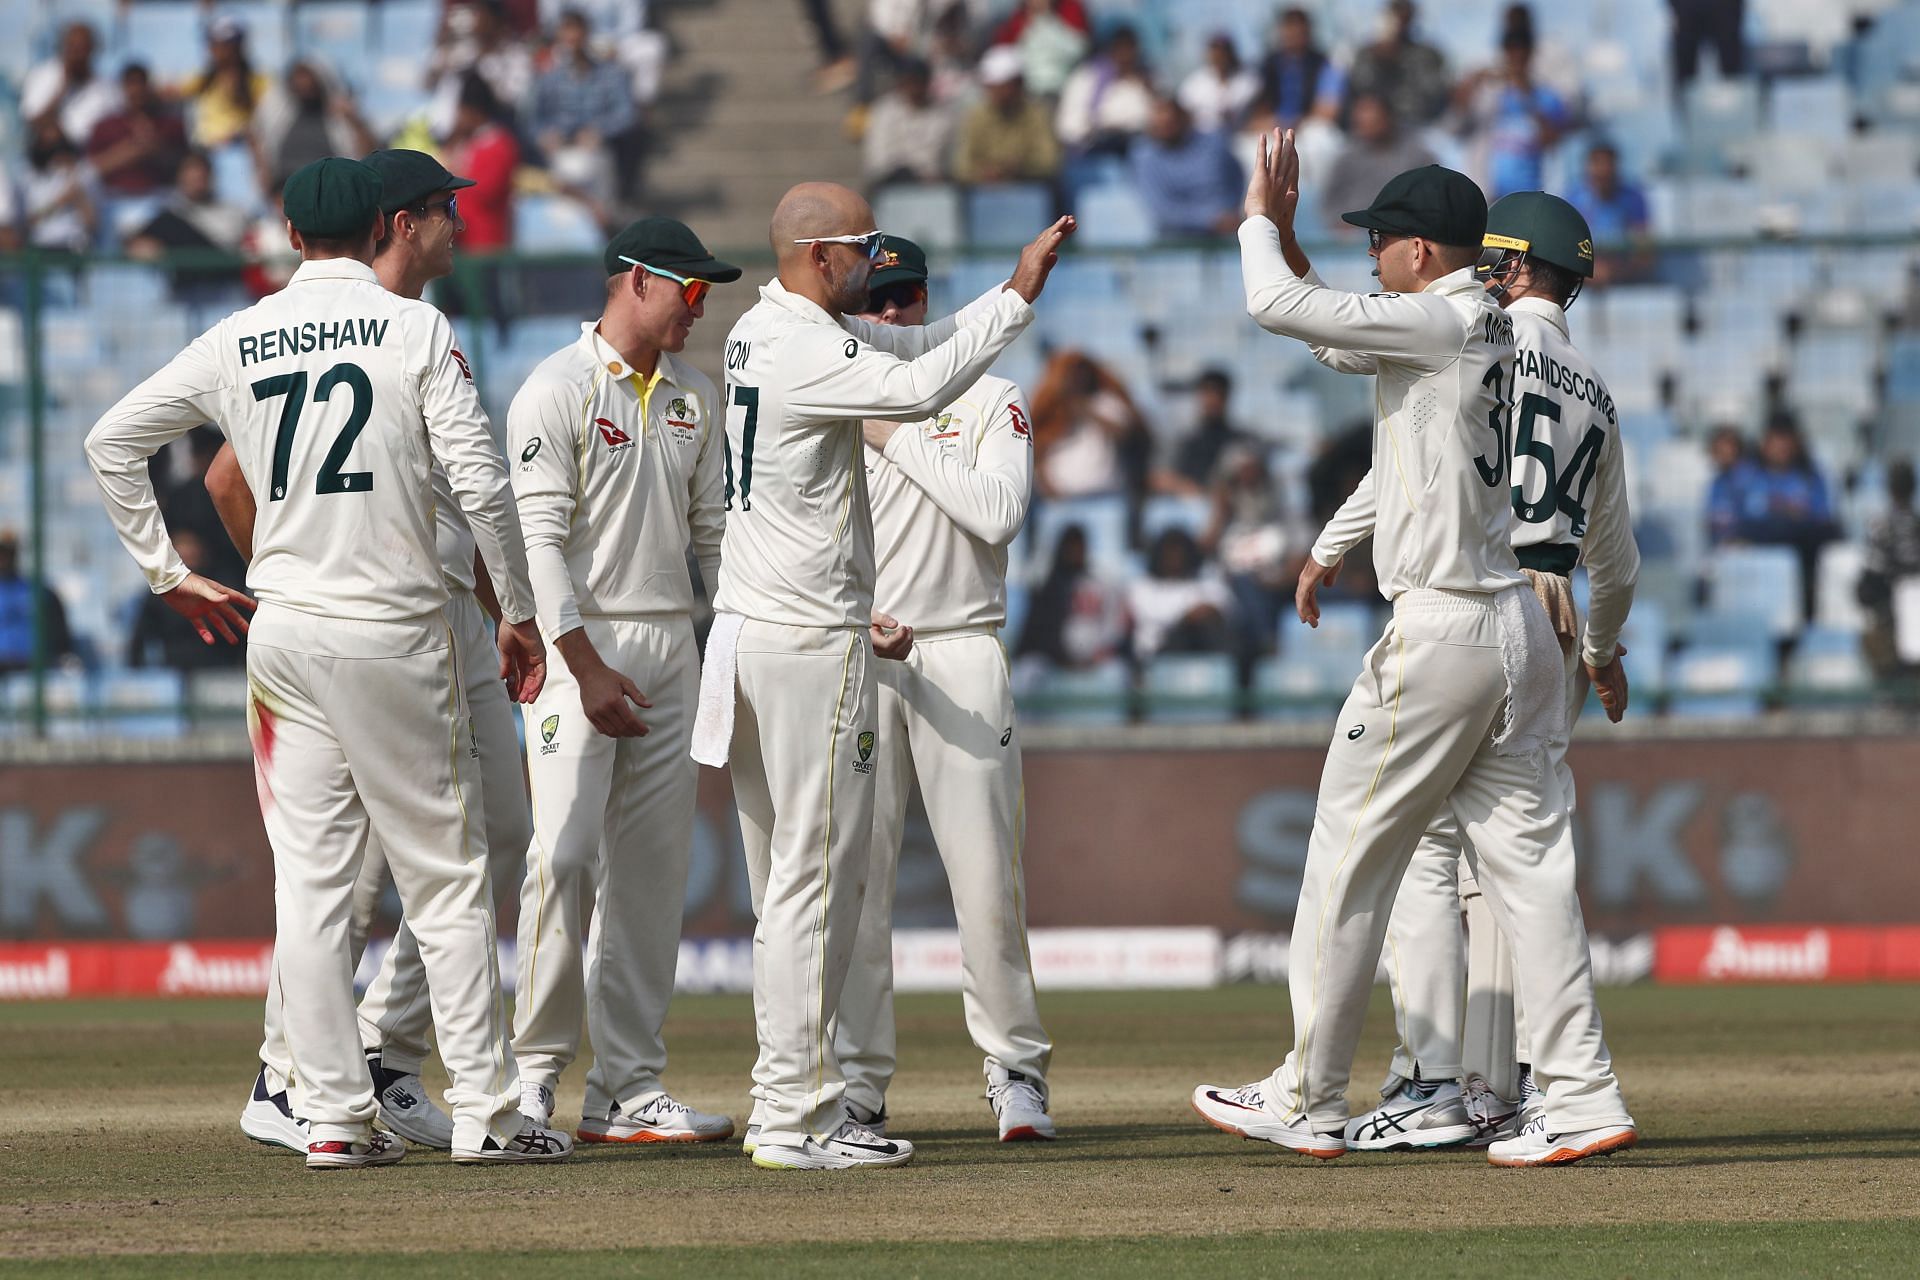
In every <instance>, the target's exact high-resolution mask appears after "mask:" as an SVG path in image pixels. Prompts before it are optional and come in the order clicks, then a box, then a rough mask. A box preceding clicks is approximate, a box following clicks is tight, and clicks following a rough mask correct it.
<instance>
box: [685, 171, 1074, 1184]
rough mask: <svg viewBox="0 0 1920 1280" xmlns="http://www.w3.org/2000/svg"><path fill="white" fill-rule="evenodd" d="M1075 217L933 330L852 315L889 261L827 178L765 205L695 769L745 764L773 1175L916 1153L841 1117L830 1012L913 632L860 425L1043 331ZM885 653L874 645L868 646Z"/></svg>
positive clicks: (868, 218)
mask: <svg viewBox="0 0 1920 1280" xmlns="http://www.w3.org/2000/svg"><path fill="white" fill-rule="evenodd" d="M1072 230H1073V222H1072V219H1070V218H1063V219H1061V220H1060V221H1059V222H1057V223H1055V224H1054V225H1053V226H1052V227H1049V228H1048V229H1047V230H1046V231H1045V232H1043V233H1042V234H1041V236H1040V237H1039V239H1037V240H1035V241H1034V242H1033V243H1032V244H1031V245H1029V246H1028V247H1027V249H1026V251H1025V252H1024V253H1023V254H1022V255H1021V259H1020V264H1019V266H1018V268H1017V269H1016V270H1015V272H1014V275H1013V279H1012V281H1011V282H1010V283H1009V284H1008V285H1007V286H1006V287H1005V288H1002V289H995V290H993V291H991V292H990V293H988V294H987V295H985V296H983V297H981V298H980V299H978V300H976V302H975V303H973V304H971V305H970V306H969V307H968V308H967V309H966V310H965V311H963V312H962V313H961V314H960V315H959V316H956V317H954V318H951V319H948V320H945V321H942V322H941V323H940V324H937V325H932V326H929V327H926V328H906V327H888V326H876V325H869V324H866V323H864V322H862V321H859V320H852V319H848V318H847V316H848V314H849V313H853V312H858V311H860V310H862V309H863V308H864V307H865V306H866V305H867V281H868V277H869V274H870V272H871V271H872V269H873V264H874V263H875V262H876V261H877V260H879V258H880V256H881V253H882V248H881V240H880V231H879V229H878V228H876V227H875V226H874V223H873V211H872V209H870V208H869V207H868V205H867V202H866V201H865V200H864V199H862V198H861V197H860V196H859V195H858V194H857V193H855V192H853V191H850V190H848V189H847V188H845V187H841V186H837V185H835V184H832V183H803V184H801V185H800V186H797V187H795V188H793V189H792V190H791V191H789V192H787V194H786V195H785V196H784V197H782V199H781V201H780V204H779V206H778V207H777V208H776V209H775V210H774V215H773V221H772V229H771V234H772V240H773V248H774V254H775V257H776V259H777V261H778V272H779V274H778V278H777V279H775V280H772V281H769V282H768V283H767V284H765V285H763V286H762V287H761V290H760V301H759V302H758V303H757V304H756V305H755V306H754V307H753V308H752V309H751V310H749V311H748V312H747V314H746V315H745V316H743V317H742V318H741V320H740V322H739V323H738V324H736V325H735V326H734V329H733V331H732V333H731V334H730V335H729V336H728V339H727V410H726V412H727V456H726V469H727V483H726V505H727V528H726V537H725V540H724V543H723V548H724V554H723V557H722V561H721V570H720V590H719V593H718V595H717V597H716V599H715V602H714V607H715V610H716V617H715V620H714V626H713V630H712V632H711V634H710V635H709V637H708V641H707V654H706V662H705V666H704V668H703V670H702V681H701V693H700V701H701V709H700V723H699V725H697V726H696V730H695V736H694V750H693V755H694V758H695V759H697V760H699V761H700V762H701V763H703V764H709V765H715V766H717V765H719V764H721V763H724V762H725V761H726V760H727V758H728V752H729V744H731V755H732V763H733V786H734V798H735V802H736V804H737V806H738V808H739V812H740V826H741V833H742V836H743V838H744V841H745V845H746V851H747V867H748V877H749V882H750V885H751V888H752V891H753V901H754V907H755V912H756V914H757V916H758V923H757V925H756V927H755V929H754V953H753V954H754V1012H755V1017H756V1021H757V1024H758V1032H759V1039H760V1058H759V1061H758V1063H757V1064H756V1066H755V1069H754V1091H755V1098H756V1105H755V1115H754V1117H753V1121H754V1123H755V1124H757V1125H758V1126H759V1132H758V1133H757V1135H756V1134H754V1133H753V1131H752V1129H751V1128H750V1130H749V1145H752V1146H753V1147H754V1151H753V1159H754V1162H755V1163H756V1164H758V1165H760V1166H763V1167H767V1168H799V1169H847V1168H856V1167H861V1166H873V1165H896V1164H902V1163H904V1162H906V1161H907V1160H909V1159H911V1158H912V1155H913V1146H912V1144H911V1143H908V1142H904V1141H901V1140H898V1139H893V1138H883V1137H881V1136H880V1135H878V1134H875V1133H874V1132H873V1131H871V1130H870V1129H867V1128H865V1127H863V1126H860V1125H858V1124H855V1123H854V1122H853V1121H852V1120H850V1119H849V1118H848V1117H847V1114H846V1109H845V1102H844V1093H845V1082H844V1080H843V1078H842V1076H841V1071H840V1064H839V1060H838V1058H837V1057H836V1055H835V1053H834V1047H833V1041H832V1036H833V1019H834V1013H835V1010H836V1008H837V1007H838V1005H839V1002H840V990H841V986H842V984H843V983H844V982H845V980H846V973H847V966H848V964H849V962H850V961H851V959H852V955H853V947H854V935H855V932H856V930H857V929H858V926H859V919H860V900H861V895H862V891H863V887H864V886H863V881H864V877H865V876H866V874H867V860H868V851H869V849H870V847H871V840H872V827H873V790H872V788H873V769H874V759H873V757H874V753H875V750H876V734H877V732H878V721H877V719H876V707H875V698H874V671H873V666H872V659H873V658H874V657H875V656H876V654H878V656H882V657H887V656H893V657H900V656H904V654H905V653H906V652H907V650H908V649H909V648H910V646H911V641H912V632H911V631H910V629H908V628H906V627H902V626H900V625H899V624H898V623H896V622H895V621H894V620H893V619H892V618H891V617H888V616H886V615H880V614H876V613H875V611H874V608H873V591H874V550H873V527H872V518H871V514H870V511H869V508H868V500H867V486H866V467H865V463H864V458H863V449H864V446H863V445H862V443H861V426H860V424H861V421H862V420H863V419H867V418H880V419H886V420H891V421H900V422H917V421H921V420H923V419H925V418H926V417H928V416H929V415H931V414H932V413H934V412H935V411H937V410H938V409H940V408H941V407H942V406H944V405H947V404H951V403H952V402H953V400H954V398H955V397H956V396H958V395H959V394H960V393H961V392H962V391H964V390H965V389H966V388H967V387H969V386H972V385H973V383H974V382H975V381H977V380H978V379H979V377H980V375H981V374H983V373H985V372H986V371H987V368H988V366H989V365H991V364H992V362H993V360H994V358H995V357H996V356H997V355H998V354H999V353H1000V351H1001V350H1002V349H1003V348H1005V347H1006V345H1007V344H1008V343H1010V342H1012V341H1013V339H1014V338H1016V337H1018V336H1019V334H1020V333H1021V332H1022V331H1023V330H1024V329H1025V328H1026V326H1027V325H1028V323H1030V322H1031V320H1032V318H1033V309H1032V302H1033V300H1034V299H1035V298H1036V297H1038V296H1039V294H1040V290H1041V288H1042V287H1043V286H1044V284H1045V282H1046V277H1047V273H1048V272H1049V271H1050V270H1051V268H1052V265H1053V262H1054V260H1055V258H1054V250H1055V249H1056V248H1057V247H1058V245H1059V244H1060V242H1061V241H1062V240H1063V239H1065V237H1066V236H1068V235H1069V234H1071V232H1072ZM876 646H877V648H876Z"/></svg>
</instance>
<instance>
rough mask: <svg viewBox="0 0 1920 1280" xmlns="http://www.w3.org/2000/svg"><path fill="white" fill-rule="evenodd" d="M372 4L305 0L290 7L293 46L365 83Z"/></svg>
mask: <svg viewBox="0 0 1920 1280" xmlns="http://www.w3.org/2000/svg"><path fill="white" fill-rule="evenodd" d="M375 7H379V6H369V5H367V4H365V3H363V2H362V0H304V3H301V4H297V5H295V6H294V7H293V42H294V48H295V50H296V51H297V52H298V53H299V55H300V56H301V57H310V58H318V59H319V60H320V61H322V62H325V63H326V64H327V66H328V67H330V68H331V69H332V70H333V71H335V72H336V73H338V74H339V75H340V76H341V77H342V78H344V79H346V80H347V81H348V82H349V83H351V84H353V85H355V86H356V87H358V86H360V85H363V84H366V83H368V82H369V81H370V80H371V79H372V77H371V76H368V75H367V74H365V72H364V70H363V68H365V66H366V63H367V57H368V54H369V53H370V52H371V50H370V48H369V45H368V34H369V32H370V30H371V28H372V20H371V18H370V16H369V15H370V10H371V9H372V8H375ZM388 47H389V48H391V47H392V46H388Z"/></svg>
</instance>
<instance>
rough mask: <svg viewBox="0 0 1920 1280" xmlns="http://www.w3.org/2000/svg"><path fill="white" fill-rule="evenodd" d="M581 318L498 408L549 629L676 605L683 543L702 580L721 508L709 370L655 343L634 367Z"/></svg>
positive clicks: (715, 402)
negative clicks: (563, 343) (651, 358)
mask: <svg viewBox="0 0 1920 1280" xmlns="http://www.w3.org/2000/svg"><path fill="white" fill-rule="evenodd" d="M580 328H581V332H580V339H579V341H577V342H575V343H573V344H572V345H570V346H567V347H564V348H562V349H561V350H559V351H557V352H555V353H554V354H553V355H551V356H548V357H547V358H546V359H545V360H543V361H541V363H540V364H539V366H538V367H536V368H535V369H534V371H533V374H532V376H530V377H529V378H528V379H527V381H526V384H525V385H524V386H522V387H521V388H520V391H519V394H517V395H516V396H514V398H513V405H512V407H511V408H509V409H508V410H507V451H508V457H509V459H510V461H509V462H508V464H507V465H508V466H509V467H511V468H512V469H513V492H514V496H515V498H517V499H518V500H519V503H520V523H521V525H522V526H523V527H524V528H525V530H526V536H527V561H528V564H529V565H530V566H531V569H532V573H533V592H534V596H535V598H536V599H537V601H538V607H539V617H540V629H541V631H542V632H544V633H545V634H546V636H547V637H548V639H549V640H556V639H558V638H559V637H561V636H563V635H565V634H566V633H567V632H569V631H572V630H573V629H574V628H576V627H578V626H579V625H580V620H581V617H582V616H583V615H594V616H632V615H639V614H653V613H686V612H688V611H689V610H690V609H692V608H693V582H692V580H691V578H690V577H689V576H688V574H687V543H688V541H689V540H691V541H692V543H693V549H694V554H695V556H696V557H697V558H698V559H699V562H700V573H701V576H702V577H703V578H705V579H706V581H707V582H708V583H712V582H714V581H715V580H716V579H717V577H718V575H719V572H720V540H721V530H722V525H723V523H724V521H725V519H726V517H725V515H724V514H723V512H722V510H721V502H722V494H721V490H722V487H723V482H724V476H723V468H722V455H723V452H724V446H723V443H722V441H721V438H720V434H721V430H722V419H721V416H720V414H721V410H720V397H719V396H718V395H717V394H716V393H715V391H714V389H713V381H712V380H711V379H710V378H708V377H707V376H706V375H705V374H703V373H701V372H700V371H699V370H697V369H695V368H694V367H693V366H692V365H690V364H688V363H687V362H686V361H685V360H682V359H680V358H679V357H678V356H674V355H671V354H669V353H666V352H662V353H661V355H660V358H659V361H658V363H656V364H655V366H654V371H653V375H652V376H651V377H645V376H643V375H641V374H639V373H636V372H635V371H634V370H633V369H632V368H630V367H629V366H628V364H627V362H626V357H625V356H623V355H621V354H620V353H619V352H618V351H615V350H614V349H613V348H612V347H610V346H608V345H607V343H606V341H605V339H603V338H601V336H600V334H599V333H598V332H597V330H596V327H595V325H594V324H593V323H592V322H588V323H586V324H583V325H582V326H581V327H580Z"/></svg>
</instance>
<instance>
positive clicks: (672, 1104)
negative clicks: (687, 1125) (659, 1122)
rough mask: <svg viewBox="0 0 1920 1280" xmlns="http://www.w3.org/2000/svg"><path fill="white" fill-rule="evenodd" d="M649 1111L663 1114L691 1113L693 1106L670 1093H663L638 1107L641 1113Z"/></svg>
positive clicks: (644, 1113) (678, 1114)
mask: <svg viewBox="0 0 1920 1280" xmlns="http://www.w3.org/2000/svg"><path fill="white" fill-rule="evenodd" d="M649 1112H652V1113H654V1114H656V1115H663V1116H680V1115H692V1114H693V1108H692V1107H690V1106H688V1105H687V1104H686V1103H684V1102H681V1101H679V1100H677V1099H676V1098H674V1096H673V1095H672V1094H668V1093H663V1094H661V1095H660V1096H659V1097H657V1098H655V1099H654V1100H653V1101H651V1102H649V1103H648V1104H647V1105H646V1106H644V1107H642V1108H640V1114H641V1115H646V1114H648V1113H649Z"/></svg>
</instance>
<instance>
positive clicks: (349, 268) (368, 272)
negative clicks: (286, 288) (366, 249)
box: [287, 258, 380, 284]
mask: <svg viewBox="0 0 1920 1280" xmlns="http://www.w3.org/2000/svg"><path fill="white" fill-rule="evenodd" d="M312 280H364V281H366V282H367V283H368V284H379V283H380V277H379V276H377V275H375V274H374V273H373V268H372V267H370V266H368V265H367V264H366V263H364V262H362V261H360V260H359V259H358V258H310V259H308V260H307V261H305V262H303V263H301V264H300V266H299V268H298V269H296V270H295V271H294V273H293V278H292V279H291V280H289V281H287V283H288V284H306V283H308V282H309V281H312Z"/></svg>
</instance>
